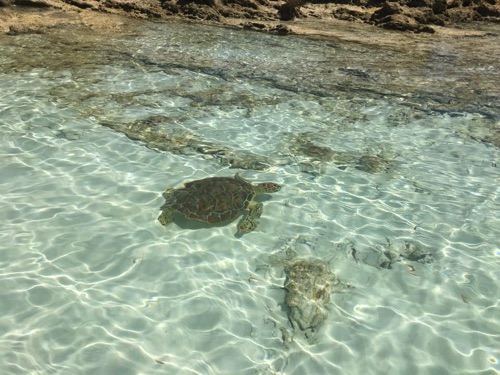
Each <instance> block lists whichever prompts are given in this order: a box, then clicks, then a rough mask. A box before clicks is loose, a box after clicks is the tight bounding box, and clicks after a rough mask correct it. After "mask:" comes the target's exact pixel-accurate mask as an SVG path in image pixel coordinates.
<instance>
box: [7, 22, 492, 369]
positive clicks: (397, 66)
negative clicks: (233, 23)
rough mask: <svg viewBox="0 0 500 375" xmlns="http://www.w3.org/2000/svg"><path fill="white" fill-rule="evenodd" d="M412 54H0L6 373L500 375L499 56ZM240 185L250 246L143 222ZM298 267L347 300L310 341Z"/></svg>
mask: <svg viewBox="0 0 500 375" xmlns="http://www.w3.org/2000/svg"><path fill="white" fill-rule="evenodd" d="M374 32H375V31H374ZM376 32H380V33H386V32H385V31H376ZM404 38H407V37H406V36H404ZM412 38H413V39H409V40H413V41H414V42H415V43H416V44H415V45H418V46H419V47H420V48H413V47H411V46H409V47H408V48H406V49H404V50H401V49H398V48H396V47H395V46H394V45H387V46H384V45H376V46H375V45H368V44H363V43H353V42H347V41H344V42H343V41H341V40H335V41H332V40H323V39H321V38H314V39H308V38H304V37H294V36H289V37H278V36H273V35H265V34H259V33H253V32H246V31H236V30H228V29H220V28H213V27H206V26H199V25H196V26H195V25H191V24H185V23H175V22H170V23H152V24H147V23H146V24H141V25H140V26H137V25H136V26H134V27H133V28H132V27H131V29H130V30H127V31H126V32H125V33H124V34H123V35H122V36H113V37H110V36H109V35H100V34H98V33H90V32H87V31H85V30H78V32H76V33H73V32H72V31H68V30H52V31H50V32H49V33H47V34H44V35H18V36H0V63H1V68H0V126H1V129H2V132H1V134H0V138H1V141H0V157H1V162H0V176H1V179H0V191H1V195H0V206H1V210H0V212H1V214H0V215H1V218H2V223H3V225H2V227H1V229H0V238H2V242H1V244H0V253H1V254H2V256H1V257H0V313H1V314H0V352H1V353H3V361H2V362H1V364H0V373H2V374H27V373H32V374H107V375H108V374H120V375H126V374H139V373H144V374H146V373H147V374H165V373H172V374H174V373H175V374H214V375H215V374H217V375H221V374H231V375H233V374H266V375H267V374H287V375H292V374H380V373H387V374H432V375H436V374H485V375H486V374H491V375H493V374H496V373H498V372H499V371H500V364H499V361H500V353H499V352H498V342H499V340H500V322H499V318H498V317H499V316H500V305H499V302H498V301H499V300H500V288H499V286H498V279H499V277H500V272H499V269H500V267H499V266H500V261H499V256H500V243H499V240H498V233H499V232H500V200H499V199H500V188H499V182H500V173H499V169H498V166H499V165H500V164H499V163H500V151H499V138H498V137H499V136H498V134H499V132H498V127H499V123H498V121H499V107H498V101H497V100H496V98H498V97H500V93H499V91H498V90H499V87H500V81H499V76H498V74H499V73H498V72H499V70H498V69H497V68H498V61H500V56H499V51H498V49H497V50H494V49H493V50H492V49H488V46H489V45H491V44H494V40H493V38H494V37H493V36H489V37H488V36H487V37H485V38H484V39H483V42H484V43H483V44H482V46H481V44H474V45H472V44H471V46H470V48H471V49H473V50H474V51H473V52H474V53H467V51H466V50H464V49H463V48H464V47H463V43H461V41H455V42H453V41H450V40H449V39H448V40H437V39H432V40H430V39H426V38H425V37H423V36H412ZM401 48H403V47H401ZM469 52H470V51H469ZM236 172H240V174H241V175H242V176H244V177H245V178H248V179H250V180H252V181H256V182H264V181H274V182H277V183H279V184H282V185H283V188H282V190H281V191H279V192H278V193H275V194H273V195H271V196H269V197H264V198H263V200H262V201H263V203H264V214H263V216H262V218H261V221H260V225H259V226H258V228H257V230H256V231H255V232H252V233H249V234H246V235H244V236H237V235H235V233H236V223H231V224H227V225H221V226H216V227H213V228H210V227H206V226H205V227H202V228H198V229H192V228H191V227H190V226H189V225H186V224H185V223H182V222H180V223H174V224H171V225H170V226H168V227H166V228H165V227H162V226H161V225H160V224H159V223H158V221H157V220H156V218H157V216H158V214H159V207H160V206H161V205H162V203H163V198H162V196H161V192H162V191H164V190H165V189H166V188H169V187H178V186H180V185H181V184H182V183H183V182H185V181H188V180H193V179H199V178H204V177H207V176H232V175H234V174H235V173H236ZM296 259H301V260H304V259H305V260H315V261H320V262H324V263H325V264H327V265H328V267H329V268H330V269H331V271H332V272H334V273H335V274H336V275H337V277H338V278H339V280H341V281H342V283H345V285H346V287H345V288H344V289H343V291H342V292H340V291H339V290H338V291H337V290H335V292H333V293H332V294H331V296H330V300H329V302H328V304H327V305H326V311H327V314H326V315H327V316H326V319H325V320H324V322H323V324H322V325H321V326H319V327H318V329H317V330H316V331H315V332H313V333H311V332H308V333H306V332H302V331H301V330H300V329H298V328H296V329H295V330H294V329H293V328H292V324H293V323H294V322H293V321H292V320H293V319H289V312H290V311H289V310H288V307H287V306H286V304H285V295H286V292H287V291H285V290H284V288H283V286H284V284H285V278H286V272H285V271H286V267H287V265H289V263H287V262H293V261H295V260H296Z"/></svg>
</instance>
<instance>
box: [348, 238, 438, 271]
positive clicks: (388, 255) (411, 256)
mask: <svg viewBox="0 0 500 375" xmlns="http://www.w3.org/2000/svg"><path fill="white" fill-rule="evenodd" d="M386 241H387V242H386V243H385V244H383V245H377V246H374V247H373V248H370V249H369V250H367V251H358V250H357V249H355V247H354V246H353V247H352V256H353V258H354V259H355V260H356V261H361V262H363V263H365V264H368V265H370V266H374V267H377V268H385V269H392V268H393V267H394V265H395V264H396V263H399V262H404V261H410V262H418V263H422V264H428V263H432V262H433V261H434V258H433V256H432V254H431V253H430V252H429V251H427V250H425V249H424V248H423V247H422V246H421V245H419V244H418V243H416V242H413V241H407V240H396V241H391V240H390V239H388V238H387V239H386Z"/></svg>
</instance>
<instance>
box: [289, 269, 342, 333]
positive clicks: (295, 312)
mask: <svg viewBox="0 0 500 375" xmlns="http://www.w3.org/2000/svg"><path fill="white" fill-rule="evenodd" d="M284 269H285V274H286V280H285V285H284V288H285V291H286V297H285V304H286V306H287V307H288V310H289V311H288V319H289V321H290V324H291V325H292V327H293V329H294V330H298V329H300V330H301V331H303V332H304V333H305V334H306V336H308V335H309V334H311V333H314V332H315V331H317V329H318V328H319V327H320V326H321V324H322V323H323V322H324V321H325V319H326V317H327V316H328V310H327V305H328V303H329V302H330V294H331V293H333V292H334V289H335V288H336V287H338V286H339V285H340V281H339V280H338V279H337V277H336V276H335V274H334V273H333V272H331V271H330V269H329V267H328V265H327V264H326V263H323V262H321V261H319V260H312V261H310V260H303V259H298V260H295V261H293V262H290V263H287V264H285V267H284Z"/></svg>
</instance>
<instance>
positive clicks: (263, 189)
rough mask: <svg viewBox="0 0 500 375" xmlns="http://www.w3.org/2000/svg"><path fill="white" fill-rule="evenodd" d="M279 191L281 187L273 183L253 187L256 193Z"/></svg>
mask: <svg viewBox="0 0 500 375" xmlns="http://www.w3.org/2000/svg"><path fill="white" fill-rule="evenodd" d="M280 189H281V185H278V184H276V183H274V182H263V183H261V184H257V185H256V186H255V190H256V192H257V193H276V192H277V191H279V190H280Z"/></svg>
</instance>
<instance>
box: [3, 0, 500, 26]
mask: <svg viewBox="0 0 500 375" xmlns="http://www.w3.org/2000/svg"><path fill="white" fill-rule="evenodd" d="M13 5H15V6H20V7H32V8H38V9H49V8H50V9H58V10H60V11H63V12H75V13H77V16H75V17H77V18H78V17H80V18H81V17H83V16H84V14H81V13H82V12H94V13H96V12H100V13H107V14H118V15H127V16H130V17H135V18H150V19H151V18H168V17H179V18H186V19H195V20H200V21H208V22H215V23H221V24H229V25H232V26H234V25H235V23H234V20H235V19H238V20H240V22H239V26H240V27H243V26H245V27H247V28H252V29H254V30H259V31H266V32H276V33H278V34H287V33H288V32H289V31H290V30H289V29H287V26H286V25H282V26H281V27H280V28H278V29H276V25H275V24H273V25H270V24H269V22H276V21H284V22H288V21H292V20H294V19H297V18H301V19H322V20H325V19H334V18H337V19H341V20H347V21H354V22H365V23H370V24H374V25H377V26H380V27H384V28H387V29H393V30H401V31H412V32H429V33H432V32H434V28H433V27H432V26H434V25H436V26H450V25H453V24H455V23H458V22H471V21H488V22H500V4H499V0H397V1H394V0H333V1H329V0H312V1H306V0H107V1H104V2H103V1H98V0H0V18H1V19H2V21H4V22H3V24H2V25H1V27H2V29H3V30H4V31H10V32H11V33H12V34H18V33H26V32H39V31H40V30H43V25H44V24H46V25H47V27H53V24H54V20H51V19H50V18H49V17H45V18H44V19H39V20H37V22H36V24H35V25H32V24H31V23H29V25H28V26H27V27H26V26H25V25H23V22H22V19H19V18H18V19H16V20H15V21H14V20H12V22H9V21H10V20H9V12H8V11H4V10H2V9H5V8H8V7H11V6H13ZM87 17H88V16H87ZM23 19H24V18H23ZM255 21H259V22H257V23H256V22H255ZM260 22H267V23H268V24H264V27H257V26H256V27H249V25H250V26H252V25H254V26H255V25H259V24H260ZM61 24H67V23H65V22H62V23H61Z"/></svg>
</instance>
